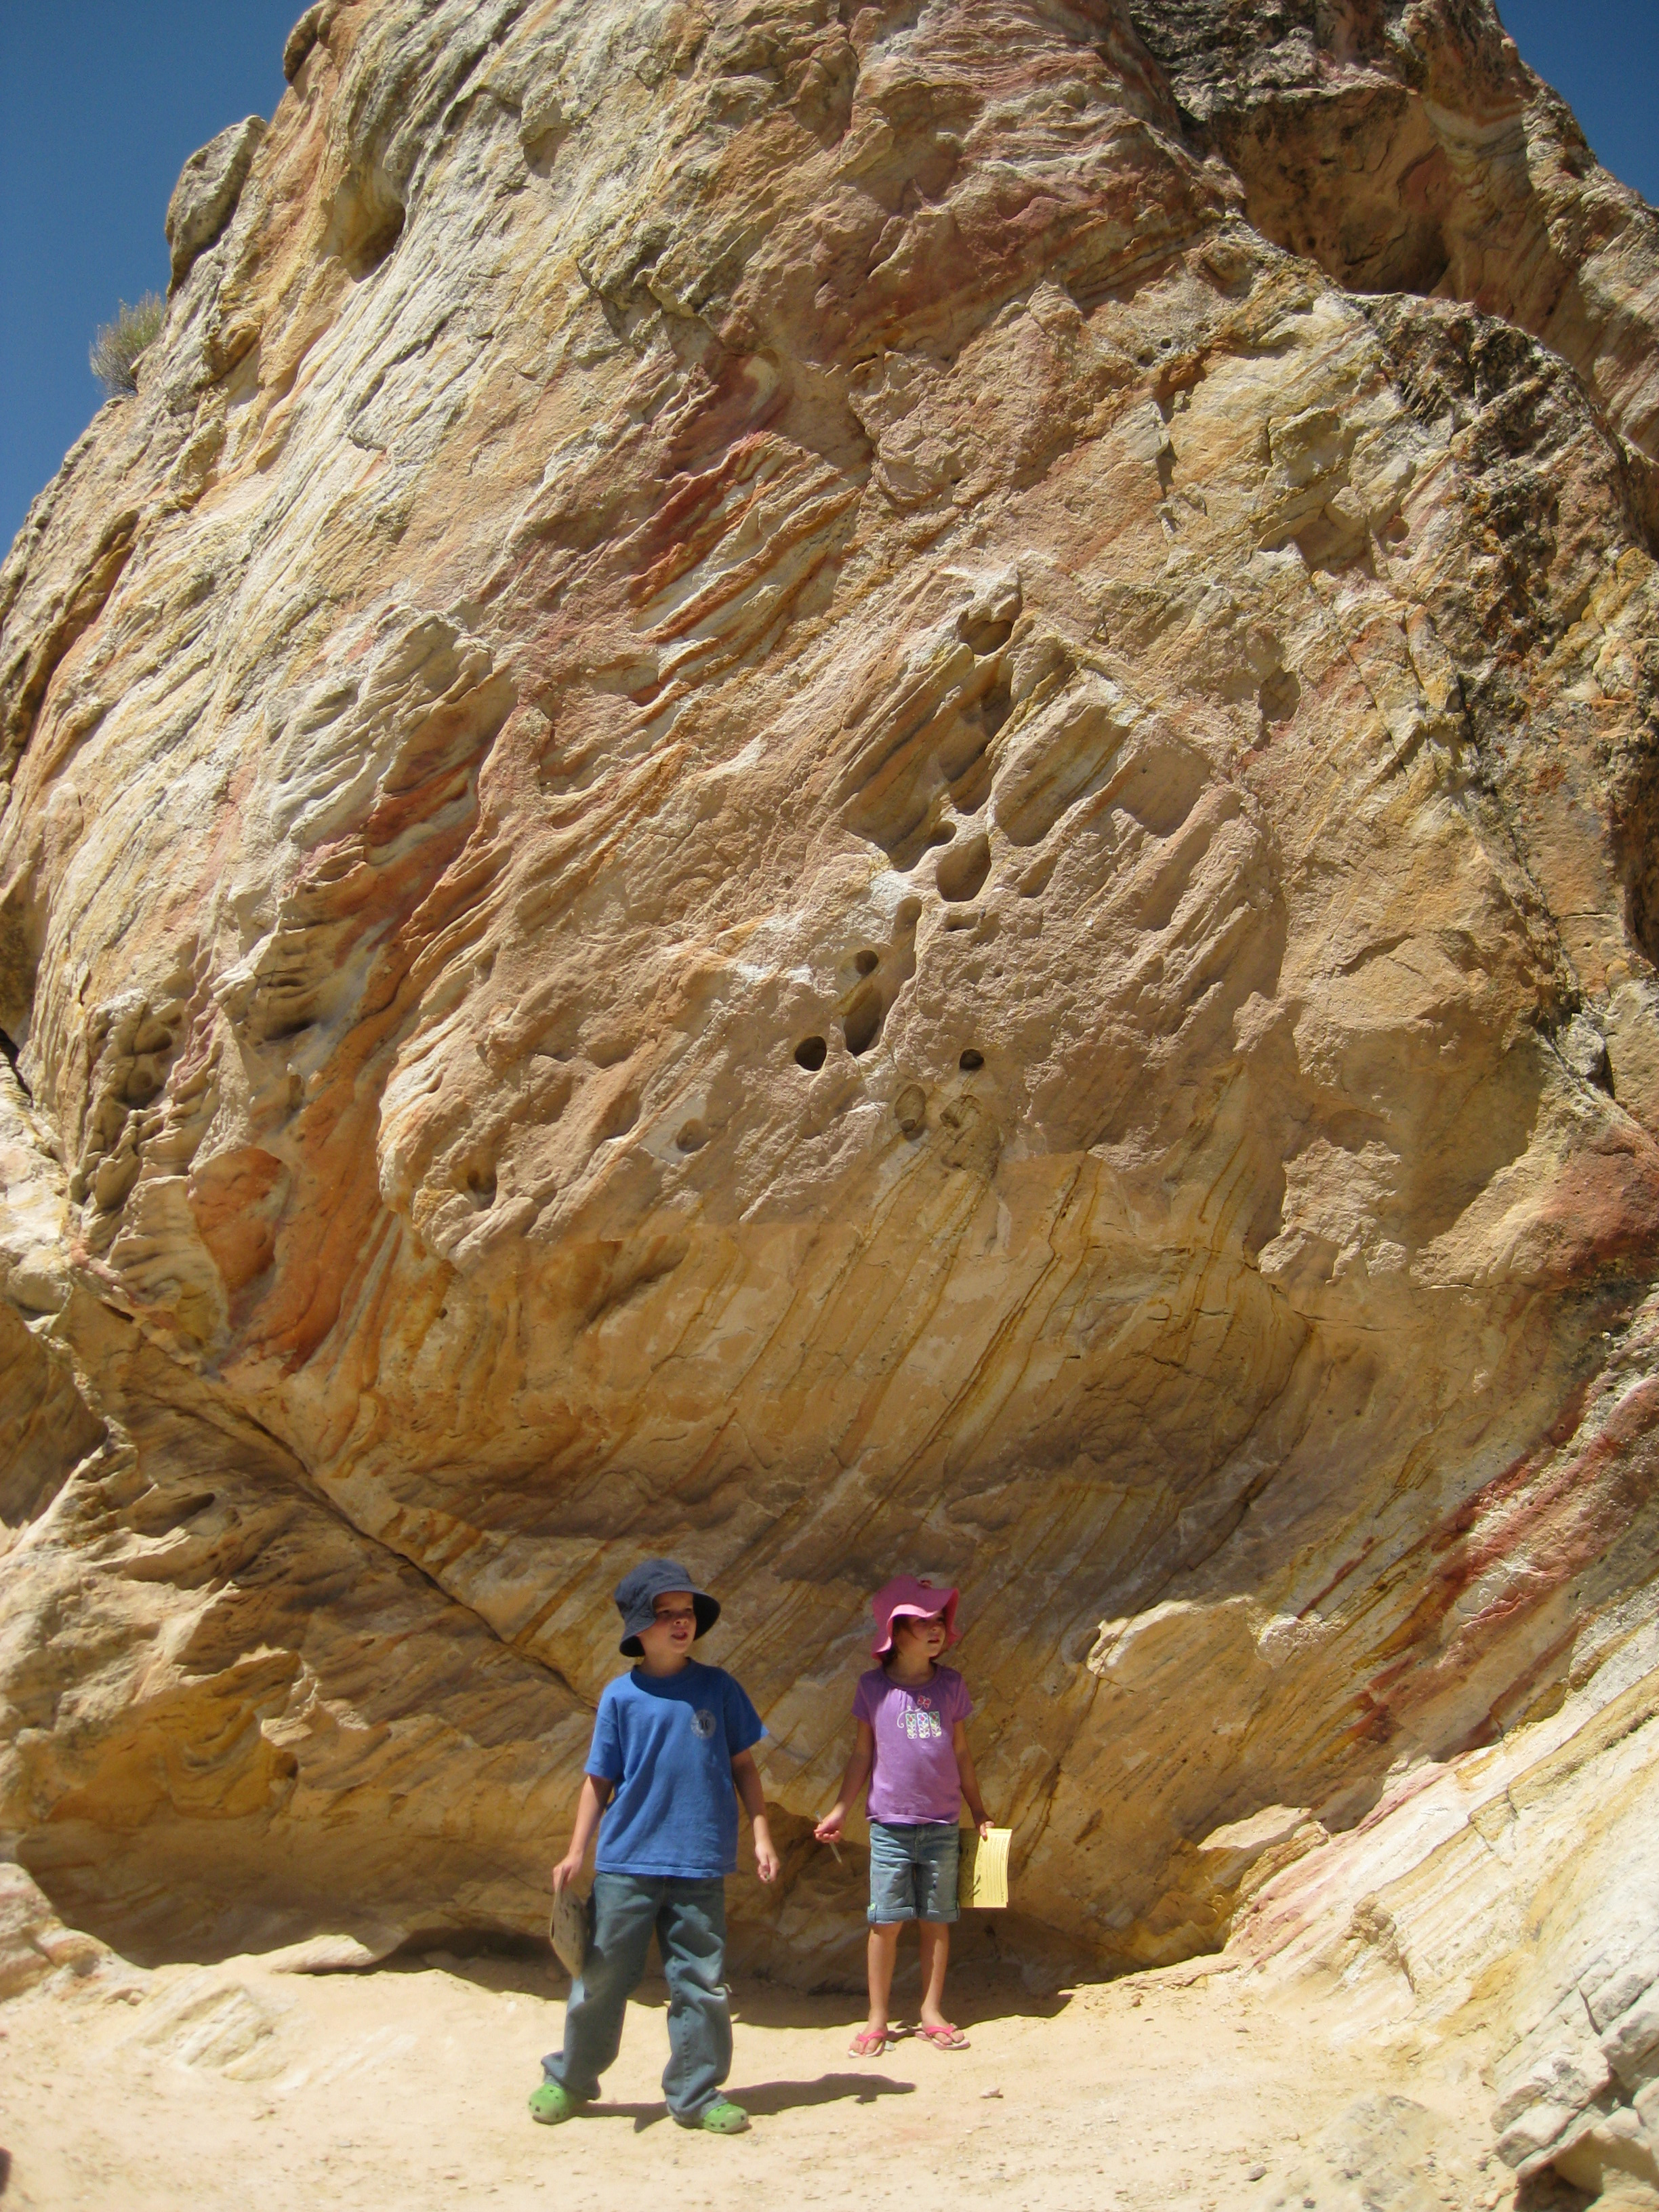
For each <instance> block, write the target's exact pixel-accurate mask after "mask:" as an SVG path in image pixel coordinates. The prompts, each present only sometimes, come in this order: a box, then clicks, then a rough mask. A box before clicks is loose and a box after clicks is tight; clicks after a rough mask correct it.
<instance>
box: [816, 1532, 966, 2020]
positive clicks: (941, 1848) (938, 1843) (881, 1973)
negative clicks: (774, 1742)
mask: <svg viewBox="0 0 1659 2212" xmlns="http://www.w3.org/2000/svg"><path fill="white" fill-rule="evenodd" d="M871 1602H872V1605H873V1606H874V1607H875V1614H876V1638H875V1643H874V1644H873V1646H872V1650H874V1653H875V1656H876V1657H877V1658H878V1660H879V1661H880V1662H881V1664H880V1665H879V1666H878V1667H872V1668H871V1670H870V1672H869V1673H868V1674H861V1675H860V1677H859V1686H858V1694H857V1696H856V1697H855V1698H854V1700H853V1717H854V1719H855V1720H856V1721H857V1723H858V1738H857V1741H855V1743H854V1746H853V1756H852V1757H851V1758H850V1759H848V1762H847V1771H846V1772H845V1773H844V1774H843V1775H842V1778H841V1794H840V1796H838V1797H837V1798H836V1802H835V1803H834V1804H833V1805H832V1806H831V1807H830V1808H829V1812H827V1813H826V1814H824V1816H823V1820H820V1821H819V1822H818V1825H817V1830H816V1833H817V1838H818V1841H819V1842H820V1843H823V1844H829V1843H834V1842H835V1840H836V1838H837V1837H839V1835H840V1834H841V1832H842V1826H843V1825H844V1823H845V1821H846V1819H847V1814H848V1808H849V1807H850V1806H853V1805H855V1804H856V1803H857V1802H858V1800H859V1798H860V1796H861V1794H862V1793H863V1790H864V1786H865V1784H866V1782H867V1783H868V1784H869V1785H870V1805H869V1812H870V1915H869V1917H870V1950H869V1964H870V2017H869V2020H868V2021H866V2024H865V2026H864V2027H863V2029H862V2030H861V2031H860V2033H859V2034H857V2035H855V2036H854V2039H853V2042H852V2046H851V2051H850V2053H849V2055H850V2056H851V2057H854V2058H870V2057H876V2056H877V2055H878V2054H879V2053H880V2052H881V2051H884V2050H885V2049H886V2047H887V2045H889V2044H890V2042H892V2041H893V2039H894V2038H893V2033H892V2030H891V2028H890V2027H889V2026H888V2021H887V2001H888V1997H889V1996H890V1992H891V1990H892V1987H893V1962H894V1960H896V1957H897V1956H898V1939H899V1929H900V1927H901V1926H902V1923H904V1922H905V1921H907V1920H915V1921H919V1922H920V1923H921V2028H920V2030H919V2031H918V2032H919V2033H921V2035H922V2036H924V2037H925V2038H926V2039H927V2041H928V2042H929V2043H931V2044H933V2045H934V2046H935V2047H936V2048H937V2049H939V2050H940V2051H965V2050H966V2049H967V2048H968V2039H967V2037H966V2036H965V2035H964V2034H963V2033H962V2031H961V2029H960V2028H957V2027H952V2026H951V2022H950V2021H948V2020H946V2018H945V2013H944V2009H943V2000H944V1996H945V1965H946V1962H947V1961H948V1960H949V1958H950V1955H951V1922H952V1921H953V1920H954V1919H955V1918H956V1917H957V1852H958V1849H959V1838H958V1832H957V1820H958V1818H959V1816H960V1814H961V1809H962V1801H963V1798H964V1797H965V1798H966V1799H967V1801H968V1810H969V1813H971V1814H972V1815H973V1817H974V1820H975V1825H976V1826H978V1829H979V1832H980V1834H981V1836H985V1835H987V1834H988V1833H989V1832H990V1827H991V1823H990V1821H989V1820H987V1817H986V1812H985V1807H984V1805H983V1803H982V1802H981V1799H980V1794H979V1777H978V1776H977V1775H976V1774H975V1771H974V1760H973V1754H972V1753H970V1752H969V1748H968V1730H967V1727H966V1722H967V1719H968V1716H969V1713H971V1712H972V1711H973V1710H974V1702H973V1699H971V1698H970V1697H969V1694H968V1690H967V1686H966V1685H965V1684H964V1682H963V1679H962V1677H961V1675H960V1674H957V1670H956V1668H954V1667H941V1666H940V1665H939V1663H938V1662H939V1654H940V1652H941V1651H943V1650H945V1647H946V1645H947V1644H954V1643H955V1642H956V1640H957V1593H956V1591H955V1590H953V1589H949V1590H942V1589H934V1587H933V1584H932V1583H928V1582H919V1581H918V1580H917V1579H916V1577H915V1576H914V1575H897V1576H896V1577H894V1579H893V1580H892V1581H891V1582H890V1583H886V1584H884V1586H883V1588H882V1589H878V1591H877V1592H876V1595H875V1596H874V1598H873V1599H872V1601H871Z"/></svg>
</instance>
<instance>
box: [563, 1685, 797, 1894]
mask: <svg viewBox="0 0 1659 2212" xmlns="http://www.w3.org/2000/svg"><path fill="white" fill-rule="evenodd" d="M765 1734H766V1730H765V1729H763V1727H762V1726H761V1719H760V1715H759V1714H758V1713H757V1711H755V1708H754V1707H753V1705H750V1702H749V1700H748V1699H747V1698H746V1697H745V1696H744V1692H742V1690H740V1689H739V1688H738V1685H737V1684H736V1683H735V1682H734V1681H733V1680H732V1677H731V1676H730V1675H729V1674H727V1673H726V1670H725V1668H722V1667H705V1666H703V1665H702V1663H701V1662H699V1661H697V1660H696V1659H688V1660H687V1661H686V1662H685V1664H684V1667H682V1668H681V1669H680V1671H679V1672H678V1674H647V1673H646V1672H645V1670H644V1668H640V1667H636V1668H635V1669H634V1671H633V1673H632V1674H618V1675H617V1678H616V1680H614V1681H612V1682H607V1683H606V1684H605V1690H604V1693H603V1694H602V1696H601V1697H600V1699H599V1713H598V1715H597V1717H595V1719H594V1723H593V1747H592V1750H591V1751H590V1752H589V1753H588V1754H587V1771H588V1772H589V1773H590V1774H592V1775H593V1776H595V1777H597V1778H598V1779H599V1781H601V1782H611V1783H614V1784H615V1785H616V1788H615V1791H614V1794H613V1795H612V1796H611V1802H610V1803H609V1804H608V1805H607V1806H606V1807H605V1814H604V1817H603V1818H602V1819H601V1820H600V1822H599V1854H598V1856H597V1857H596V1859H595V1861H594V1864H595V1866H596V1868H597V1869H598V1870H599V1873H600V1874H637V1875H673V1876H676V1877H678V1879H679V1880H680V1881H712V1880H714V1877H715V1876H716V1875H727V1874H735V1873H736V1872H737V1870H738V1793H737V1790H735V1788H734V1787H733V1786H732V1759H734V1758H735V1757H736V1756H737V1754H738V1752H740V1751H747V1750H748V1748H749V1747H750V1744H751V1743H758V1742H759V1741H760V1740H761V1738H762V1737H763V1735H765Z"/></svg>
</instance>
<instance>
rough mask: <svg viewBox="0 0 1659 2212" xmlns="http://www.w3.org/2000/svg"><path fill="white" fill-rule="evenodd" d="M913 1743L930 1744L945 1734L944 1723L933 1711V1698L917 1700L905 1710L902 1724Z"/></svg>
mask: <svg viewBox="0 0 1659 2212" xmlns="http://www.w3.org/2000/svg"><path fill="white" fill-rule="evenodd" d="M900 1725H901V1726H902V1729H903V1730H904V1733H905V1734H906V1735H908V1737H909V1739H910V1741H911V1742H912V1743H930V1742H932V1741H933V1739H934V1738H935V1737H936V1736H942V1735H944V1733H945V1727H944V1723H942V1722H941V1721H940V1719H939V1715H938V1714H937V1713H936V1712H935V1711H933V1699H931V1698H916V1699H913V1700H912V1701H911V1703H910V1704H909V1705H906V1707H905V1708H904V1712H903V1717H902V1721H901V1723H900Z"/></svg>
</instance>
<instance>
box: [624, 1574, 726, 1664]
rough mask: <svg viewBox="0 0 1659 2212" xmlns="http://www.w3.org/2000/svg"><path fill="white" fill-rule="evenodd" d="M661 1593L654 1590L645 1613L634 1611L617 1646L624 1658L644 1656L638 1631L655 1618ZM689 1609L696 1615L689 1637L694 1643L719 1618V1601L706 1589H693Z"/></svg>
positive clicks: (643, 1648)
mask: <svg viewBox="0 0 1659 2212" xmlns="http://www.w3.org/2000/svg"><path fill="white" fill-rule="evenodd" d="M661 1595H663V1593H662V1592H661V1591H660V1590H658V1591H656V1592H655V1593H654V1594H653V1596H652V1598H651V1601H650V1604H649V1606H648V1607H647V1609H646V1611H645V1613H643V1614H640V1613H635V1616H634V1618H633V1620H630V1621H629V1624H628V1633H627V1634H626V1635H625V1636H624V1637H623V1640H622V1642H621V1643H620V1644H618V1645H617V1650H619V1651H620V1652H621V1653H622V1656H623V1658H624V1659H643V1658H644V1656H645V1646H644V1645H643V1644H641V1642H640V1631H641V1629H642V1628H649V1627H650V1626H651V1624H652V1622H653V1620H655V1619H656V1617H657V1615H656V1603H657V1599H658V1598H659V1597H660V1596H661ZM691 1610H692V1612H693V1613H696V1617H697V1626H696V1632H695V1633H694V1634H693V1636H692V1638H691V1641H692V1642H693V1643H694V1644H695V1643H696V1640H697V1638H698V1637H700V1636H707V1635H708V1632H709V1630H710V1629H711V1628H712V1627H713V1626H714V1623H715V1622H716V1621H717V1620H719V1619H720V1600H719V1599H718V1598H717V1597H710V1596H709V1595H708V1591H707V1590H700V1589H694V1590H693V1591H692V1593H691Z"/></svg>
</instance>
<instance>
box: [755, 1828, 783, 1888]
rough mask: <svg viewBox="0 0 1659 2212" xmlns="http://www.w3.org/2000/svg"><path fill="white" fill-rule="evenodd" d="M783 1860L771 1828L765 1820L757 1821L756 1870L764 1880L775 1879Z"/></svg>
mask: <svg viewBox="0 0 1659 2212" xmlns="http://www.w3.org/2000/svg"><path fill="white" fill-rule="evenodd" d="M781 1863H782V1862H781V1860H780V1859H779V1857H778V1853H777V1846H776V1845H775V1844H774V1843H773V1841H772V1832H771V1830H770V1829H769V1827H768V1826H766V1824H765V1822H764V1821H763V1820H757V1821H756V1823H755V1872H756V1873H757V1875H759V1876H760V1878H761V1880H762V1881H776V1880H777V1878H778V1869H779V1867H780V1866H781Z"/></svg>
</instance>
